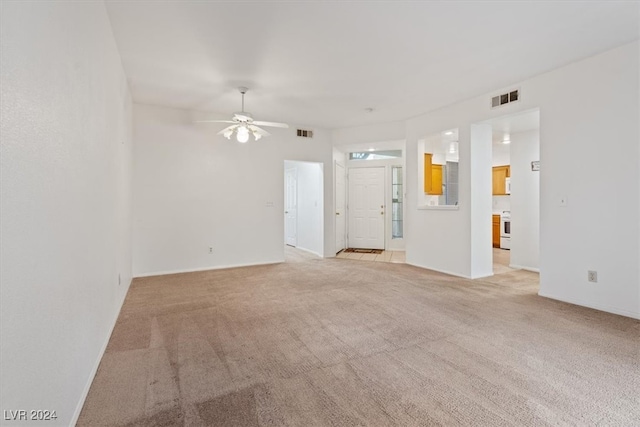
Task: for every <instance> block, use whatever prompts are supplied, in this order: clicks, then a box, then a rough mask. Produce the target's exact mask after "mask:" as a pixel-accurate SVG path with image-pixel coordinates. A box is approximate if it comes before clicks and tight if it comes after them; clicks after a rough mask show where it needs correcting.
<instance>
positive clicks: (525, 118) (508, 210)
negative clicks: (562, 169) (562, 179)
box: [487, 109, 540, 274]
mask: <svg viewBox="0 0 640 427" xmlns="http://www.w3.org/2000/svg"><path fill="white" fill-rule="evenodd" d="M487 123H488V124H489V125H491V128H492V134H493V137H492V153H493V154H492V165H491V166H492V174H491V176H492V189H493V191H492V203H491V206H492V214H493V218H494V219H493V222H497V223H498V224H499V240H498V242H497V243H498V244H497V245H496V242H494V249H493V270H494V274H499V273H501V272H504V271H509V270H513V269H524V270H530V271H535V272H539V271H540V270H539V245H540V242H539V234H540V168H539V160H540V110H538V109H535V110H530V111H526V112H523V113H517V114H513V115H508V116H503V117H498V118H496V119H492V120H490V121H488V122H487ZM494 227H495V226H494Z"/></svg>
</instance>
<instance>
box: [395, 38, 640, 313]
mask: <svg viewBox="0 0 640 427" xmlns="http://www.w3.org/2000/svg"><path fill="white" fill-rule="evenodd" d="M639 51H640V47H639V42H638V41H635V42H633V43H630V44H626V45H623V46H620V47H618V48H615V49H612V50H609V51H607V52H603V53H601V54H599V55H595V56H592V57H589V58H586V59H584V60H582V61H577V62H574V63H571V64H569V65H567V66H565V67H561V68H558V69H555V70H552V71H549V72H547V73H545V74H541V75H539V76H536V77H533V78H531V79H529V80H526V81H524V82H521V83H517V84H514V85H512V86H509V87H506V88H497V89H496V90H495V91H494V92H491V93H487V94H485V95H483V96H480V97H477V98H473V99H470V100H467V101H464V102H461V103H458V104H454V105H451V106H448V107H446V108H443V109H441V110H437V111H433V112H431V113H428V114H425V115H422V116H419V117H416V118H413V119H411V120H408V121H407V122H406V127H407V130H406V135H407V193H408V194H407V224H406V225H407V232H406V236H407V239H406V245H407V255H406V256H407V262H408V263H410V264H414V265H418V266H421V267H426V268H431V269H434V270H440V271H445V272H449V273H453V274H456V275H459V276H463V277H468V275H469V272H470V265H471V262H472V261H471V259H469V258H468V257H467V255H466V254H468V253H470V250H469V245H470V244H471V234H470V233H471V230H470V227H469V226H468V224H469V223H470V215H471V214H472V213H471V208H470V205H469V196H468V194H467V195H465V194H464V192H465V191H469V189H470V187H469V186H467V182H466V181H467V179H468V177H469V173H470V172H469V171H470V169H469V168H470V164H469V162H468V160H467V161H465V159H464V154H465V152H467V153H468V152H469V151H468V138H467V137H465V135H464V133H465V132H468V129H469V128H470V126H471V124H473V123H479V122H483V121H486V120H490V119H493V118H496V117H499V116H504V115H508V114H516V113H522V112H526V111H530V110H533V109H536V108H539V109H540V164H541V171H540V295H542V296H547V297H550V298H555V299H558V300H562V301H567V302H571V303H574V304H579V305H583V306H588V307H592V308H596V309H600V310H604V311H609V312H613V313H618V314H623V315H626V316H630V317H636V318H640V292H639V289H640V271H639V270H638V267H637V261H638V259H639V256H640V239H639V238H638V237H639V236H640V230H639V228H640V221H638V218H640V196H639V195H640V191H639V187H640V173H639V171H640V155H639V150H640V144H638V141H639V140H640V135H639V133H640V131H639V128H638V116H639V100H640V88H639V81H638V80H639V76H640V68H639V65H638V57H639ZM514 87H518V88H519V89H520V93H521V95H522V97H521V99H520V100H519V101H518V102H515V103H513V104H508V105H506V106H502V107H499V108H496V109H490V107H489V105H490V103H489V100H490V97H491V96H492V95H495V94H496V93H501V91H504V90H509V89H511V88H514ZM455 127H457V128H459V129H460V141H459V147H460V180H461V181H460V183H461V184H460V185H461V187H460V192H461V199H460V206H459V209H458V210H452V211H436V210H418V209H417V199H418V195H419V193H418V192H419V191H420V189H419V185H418V184H419V182H420V181H421V178H420V177H419V176H418V170H419V167H418V160H417V158H416V154H417V141H418V139H420V138H423V137H424V136H425V135H431V134H433V133H437V132H440V131H442V130H445V129H451V128H455ZM621 153H623V155H621ZM412 157H413V158H412ZM514 191H515V188H514ZM487 197H490V195H488V196H487ZM512 197H513V195H512ZM603 197H606V202H602V198H603ZM560 198H567V199H568V204H567V206H560V202H559V200H560ZM514 221H515V218H514ZM588 270H596V271H597V272H598V283H589V282H588V281H587V271H588Z"/></svg>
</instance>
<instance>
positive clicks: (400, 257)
mask: <svg viewBox="0 0 640 427" xmlns="http://www.w3.org/2000/svg"><path fill="white" fill-rule="evenodd" d="M510 255H511V253H510V251H507V250H504V249H497V248H493V273H494V274H500V273H507V272H509V271H515V269H513V268H511V267H509V259H510ZM336 258H341V259H359V260H360V261H378V262H395V263H402V264H404V263H405V262H406V259H405V253H404V251H382V253H381V254H380V255H376V254H358V253H355V252H340V253H339V254H338V255H336Z"/></svg>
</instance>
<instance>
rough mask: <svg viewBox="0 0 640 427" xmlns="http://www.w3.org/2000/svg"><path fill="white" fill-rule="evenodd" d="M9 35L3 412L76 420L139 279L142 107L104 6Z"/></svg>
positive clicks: (48, 13) (40, 10)
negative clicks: (136, 147)
mask: <svg viewBox="0 0 640 427" xmlns="http://www.w3.org/2000/svg"><path fill="white" fill-rule="evenodd" d="M1 27H2V28H1V31H2V33H1V34H2V37H1V39H2V42H1V43H2V45H1V50H2V82H1V83H2V92H1V96H2V107H1V108H2V110H1V111H2V121H1V138H2V148H1V150H2V151H1V174H2V175H1V176H2V193H1V197H2V225H1V235H2V241H1V245H2V246H1V247H2V251H1V262H2V273H1V303H0V304H1V305H0V308H1V309H0V312H1V319H2V322H1V323H2V345H1V358H2V379H1V381H0V382H1V383H2V385H1V390H2V391H1V393H2V394H1V402H2V403H1V405H2V407H1V408H0V410H2V411H5V410H6V411H10V410H18V409H24V410H32V409H33V410H37V409H42V410H51V411H53V410H55V411H56V413H57V419H56V421H55V422H54V423H46V424H47V425H69V424H70V423H72V422H73V420H74V419H75V416H77V415H78V410H79V409H80V405H81V404H82V401H83V400H84V396H85V393H86V391H87V390H88V386H89V384H90V381H91V380H92V378H93V375H94V372H95V369H97V365H98V362H99V358H100V357H101V355H102V351H103V348H104V346H105V345H106V342H107V339H108V338H109V334H110V332H111V328H112V326H113V324H114V321H115V318H116V316H117V314H118V311H119V308H120V306H121V303H122V300H123V298H124V295H125V293H126V291H127V288H128V285H129V283H130V279H131V213H130V212H131V199H130V194H131V191H130V187H131V186H130V183H131V121H130V117H131V99H130V95H129V90H128V86H127V82H126V79H125V76H124V73H123V70H122V67H121V62H120V57H119V54H118V51H117V49H116V46H115V43H114V40H113V36H112V33H111V28H110V25H109V20H108V17H107V15H106V12H105V9H104V4H102V3H101V2H3V4H2V25H1ZM3 414H4V413H3ZM35 423H38V422H37V421H36V422H35ZM7 424H8V425H10V424H11V423H10V422H7ZM40 424H45V423H43V422H40ZM3 425H4V424H3Z"/></svg>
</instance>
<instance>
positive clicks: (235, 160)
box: [133, 104, 335, 276]
mask: <svg viewBox="0 0 640 427" xmlns="http://www.w3.org/2000/svg"><path fill="white" fill-rule="evenodd" d="M205 117H208V115H206V114H205V113H202V112H196V111H188V110H180V109H174V108H165V107H155V106H149V105H140V104H135V105H134V114H133V121H134V179H133V181H134V190H133V191H134V209H133V210H134V230H133V268H134V276H145V275H154V274H164V273H171V272H184V271H196V270H208V269H214V268H225V267H232V266H242V265H255V264H268V263H276V262H282V261H284V213H283V212H284V169H283V164H284V161H285V160H294V161H303V162H318V163H322V165H323V170H324V171H325V172H324V173H323V177H322V179H323V187H324V197H323V203H322V210H323V222H324V230H323V240H324V242H323V249H322V251H323V252H324V253H323V255H324V256H333V254H332V251H333V250H334V247H335V233H334V231H333V230H334V225H333V218H332V216H331V215H330V213H331V212H332V210H333V172H332V171H333V149H332V146H331V142H330V138H329V133H328V132H327V131H324V130H322V129H314V132H313V135H314V137H313V138H299V137H297V136H296V134H295V128H293V129H279V128H274V129H269V132H270V133H271V134H272V135H271V136H269V137H265V138H263V139H261V140H260V141H253V139H251V140H250V141H249V142H247V143H246V144H240V143H238V142H236V141H235V140H227V139H225V138H224V137H222V136H220V135H217V134H216V133H217V132H218V131H219V130H220V126H216V125H213V124H196V123H194V120H197V119H203V118H205ZM326 171H331V172H330V173H327V172H326ZM209 248H212V252H211V253H210V252H209ZM333 253H335V251H333Z"/></svg>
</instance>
